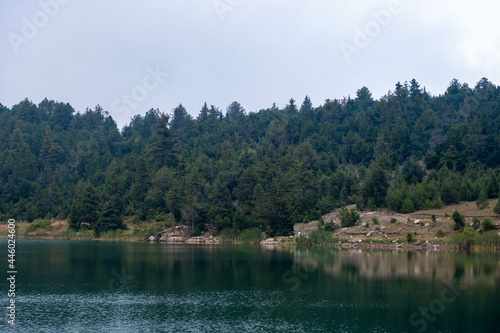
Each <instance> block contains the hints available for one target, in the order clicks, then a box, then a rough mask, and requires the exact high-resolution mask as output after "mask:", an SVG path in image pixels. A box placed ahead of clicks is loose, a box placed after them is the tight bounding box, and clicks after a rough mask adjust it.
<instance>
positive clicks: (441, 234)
mask: <svg viewBox="0 0 500 333" xmlns="http://www.w3.org/2000/svg"><path fill="white" fill-rule="evenodd" d="M436 237H439V238H443V237H444V232H443V229H439V230H438V231H436Z"/></svg>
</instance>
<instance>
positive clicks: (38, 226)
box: [26, 220, 51, 232]
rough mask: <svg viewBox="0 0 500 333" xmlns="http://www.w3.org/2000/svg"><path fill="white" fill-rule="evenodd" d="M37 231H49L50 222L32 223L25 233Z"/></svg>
mask: <svg viewBox="0 0 500 333" xmlns="http://www.w3.org/2000/svg"><path fill="white" fill-rule="evenodd" d="M37 229H47V230H50V229H51V228H50V220H40V221H37V222H32V223H31V224H30V225H29V226H28V227H27V228H26V232H30V231H35V230H37Z"/></svg>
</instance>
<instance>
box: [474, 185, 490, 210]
mask: <svg viewBox="0 0 500 333" xmlns="http://www.w3.org/2000/svg"><path fill="white" fill-rule="evenodd" d="M476 205H477V208H479V209H485V208H486V207H488V205H489V202H488V195H487V193H486V190H485V189H482V190H481V192H480V193H479V198H477V200H476Z"/></svg>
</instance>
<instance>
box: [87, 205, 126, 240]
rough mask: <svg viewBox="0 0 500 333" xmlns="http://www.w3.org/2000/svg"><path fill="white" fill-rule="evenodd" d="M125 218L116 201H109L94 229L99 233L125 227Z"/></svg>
mask: <svg viewBox="0 0 500 333" xmlns="http://www.w3.org/2000/svg"><path fill="white" fill-rule="evenodd" d="M125 228H126V226H125V224H124V223H123V218H122V216H121V212H120V209H119V205H118V204H117V203H116V202H113V201H108V202H107V203H106V205H105V206H104V209H103V211H102V214H101V217H100V218H99V221H98V222H97V224H96V226H95V228H94V231H95V232H96V234H97V235H99V234H100V233H101V232H104V231H107V230H116V229H125Z"/></svg>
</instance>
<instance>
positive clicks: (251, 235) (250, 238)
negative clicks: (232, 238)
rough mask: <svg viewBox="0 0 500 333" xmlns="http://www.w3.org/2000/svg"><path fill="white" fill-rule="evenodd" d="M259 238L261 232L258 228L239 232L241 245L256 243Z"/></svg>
mask: <svg viewBox="0 0 500 333" xmlns="http://www.w3.org/2000/svg"><path fill="white" fill-rule="evenodd" d="M260 238H261V231H260V229H259V228H251V229H245V230H243V231H242V232H241V234H240V237H239V240H240V242H242V243H245V244H250V243H254V244H255V243H258V242H259V241H260Z"/></svg>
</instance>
